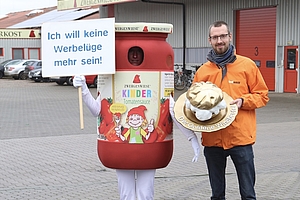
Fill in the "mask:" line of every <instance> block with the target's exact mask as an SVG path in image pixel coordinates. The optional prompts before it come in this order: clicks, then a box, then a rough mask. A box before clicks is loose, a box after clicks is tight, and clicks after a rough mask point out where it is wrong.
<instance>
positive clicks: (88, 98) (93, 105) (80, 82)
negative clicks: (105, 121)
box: [73, 75, 101, 117]
mask: <svg viewBox="0 0 300 200" xmlns="http://www.w3.org/2000/svg"><path fill="white" fill-rule="evenodd" d="M73 86H74V87H75V88H77V87H82V100H83V102H84V103H85V105H86V106H87V107H88V108H89V110H90V112H91V113H92V115H93V116H94V117H97V116H98V115H99V114H100V111H101V104H100V100H101V96H100V95H99V96H98V97H97V99H96V100H95V99H94V97H93V96H92V94H91V92H90V90H89V89H88V87H87V85H86V82H85V77H84V76H82V75H76V76H74V78H73Z"/></svg>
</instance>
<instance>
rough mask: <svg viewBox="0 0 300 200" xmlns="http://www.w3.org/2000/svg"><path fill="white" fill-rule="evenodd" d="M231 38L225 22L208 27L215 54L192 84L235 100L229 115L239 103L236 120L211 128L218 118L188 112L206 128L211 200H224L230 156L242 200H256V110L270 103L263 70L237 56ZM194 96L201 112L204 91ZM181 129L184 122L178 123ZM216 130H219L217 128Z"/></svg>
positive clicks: (180, 106)
mask: <svg viewBox="0 0 300 200" xmlns="http://www.w3.org/2000/svg"><path fill="white" fill-rule="evenodd" d="M231 40H232V33H231V32H230V30H229V27H228V25H227V23H226V22H224V21H216V22H214V23H213V24H212V25H211V26H210V27H209V37H208V41H209V43H210V44H211V46H212V50H211V51H210V52H209V53H208V55H207V59H208V61H207V62H206V63H204V64H203V65H202V66H201V67H200V68H199V69H198V70H197V72H196V74H195V76H194V80H193V83H194V84H195V83H200V82H211V83H213V84H215V85H216V86H217V87H219V88H220V89H221V90H222V91H223V92H224V94H227V95H228V96H229V97H231V98H232V100H230V101H228V102H229V104H227V107H226V109H227V110H230V112H229V113H231V111H234V110H235V109H234V108H233V107H232V106H231V105H236V106H237V108H238V113H237V114H236V116H235V117H234V118H233V116H231V117H230V116H228V117H227V119H228V120H230V119H233V121H232V122H230V124H227V125H228V126H226V127H222V125H223V124H226V123H227V121H224V123H219V124H218V125H217V126H216V125H215V124H216V123H218V122H217V121H215V122H214V123H211V124H209V123H210V122H211V121H212V120H213V119H214V117H213V116H211V119H207V120H206V121H201V120H199V119H198V118H197V119H196V120H195V118H192V117H191V116H187V114H188V113H189V112H186V113H185V117H187V118H185V119H186V120H187V121H190V122H191V123H195V127H196V126H197V123H198V124H200V125H201V126H200V125H199V127H200V128H202V127H203V128H206V130H202V131H201V132H202V138H201V141H202V145H203V146H204V156H205V159H206V164H207V169H208V173H209V181H210V186H211V190H212V195H211V199H212V200H217V199H218V200H223V199H225V190H226V179H225V171H226V163H227V157H228V156H230V157H231V159H232V161H233V163H234V166H235V169H236V172H237V178H238V183H239V192H240V196H241V199H243V200H246V199H247V200H248V199H256V193H255V189H254V186H255V176H256V174H255V166H254V153H253V144H254V143H255V140H256V114H255V109H257V108H261V107H263V106H265V105H266V104H267V102H268V101H269V97H268V87H267V86H266V83H265V81H264V79H263V77H262V75H261V73H260V71H259V68H258V67H257V66H256V65H255V63H254V62H253V61H252V60H251V59H249V58H247V57H244V56H241V55H237V54H236V52H235V47H234V46H233V45H232V44H231ZM198 92H199V91H198ZM196 93H197V91H196V90H195V91H193V92H192V93H190V94H189V95H188V96H189V97H190V99H189V100H191V101H190V102H191V103H192V104H193V103H194V106H195V105H196V107H197V108H199V109H200V110H201V109H202V108H201V107H199V106H200V105H201V104H202V103H199V102H201V99H202V98H201V95H200V93H201V92H200V93H199V95H195V94H196ZM197 104H198V105H197ZM176 105H177V101H176V103H175V107H174V111H175V118H176V119H177V121H178V120H180V118H177V117H176V112H177V111H178V115H181V114H182V105H179V104H178V108H176ZM211 105H213V106H210V107H209V108H208V110H210V111H211V109H212V108H213V107H214V106H216V104H211ZM185 107H186V106H185ZM226 109H225V110H223V111H226ZM180 112H181V113H180ZM200 115H201V114H200ZM216 116H219V115H218V114H217V115H216ZM197 120H198V121H197ZM179 125H183V124H181V123H179ZM199 127H198V128H199ZM215 127H220V128H219V129H216V130H214V128H215ZM182 131H186V132H190V131H191V129H186V127H182Z"/></svg>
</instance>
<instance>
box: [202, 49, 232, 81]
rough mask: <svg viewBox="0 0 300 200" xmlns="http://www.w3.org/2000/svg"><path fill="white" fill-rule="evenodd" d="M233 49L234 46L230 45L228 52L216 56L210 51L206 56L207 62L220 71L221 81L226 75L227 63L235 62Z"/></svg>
mask: <svg viewBox="0 0 300 200" xmlns="http://www.w3.org/2000/svg"><path fill="white" fill-rule="evenodd" d="M234 49H235V48H234V46H233V45H232V44H230V46H229V48H228V50H227V51H226V52H225V53H223V54H216V52H215V51H214V50H213V49H212V50H210V51H209V53H208V55H207V60H209V61H210V62H213V63H215V64H216V65H217V66H218V67H220V68H221V69H222V80H223V78H224V77H225V75H226V73H227V68H226V65H227V64H228V63H233V62H234V61H235V60H236V56H235V54H234Z"/></svg>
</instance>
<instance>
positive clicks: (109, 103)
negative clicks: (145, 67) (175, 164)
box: [97, 71, 174, 144]
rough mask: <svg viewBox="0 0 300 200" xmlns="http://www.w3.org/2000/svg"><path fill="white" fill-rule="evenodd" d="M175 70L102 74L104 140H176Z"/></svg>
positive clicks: (101, 131) (100, 120)
mask: <svg viewBox="0 0 300 200" xmlns="http://www.w3.org/2000/svg"><path fill="white" fill-rule="evenodd" d="M173 86H174V72H173V71H170V72H167V71H163V72H162V71H160V72H153V71H126V72H120V71H117V72H116V74H114V75H98V92H99V93H101V98H102V99H101V113H100V116H99V117H98V124H97V127H98V129H97V130H98V135H99V138H100V139H101V140H107V141H110V142H124V143H135V144H137V143H138V144H143V143H153V142H162V141H165V140H172V139H173V122H172V119H171V117H170V114H169V96H170V94H171V93H173V91H174V88H173Z"/></svg>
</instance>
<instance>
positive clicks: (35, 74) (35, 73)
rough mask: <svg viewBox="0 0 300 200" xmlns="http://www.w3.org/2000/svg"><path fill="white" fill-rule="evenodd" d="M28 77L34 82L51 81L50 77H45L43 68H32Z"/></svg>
mask: <svg viewBox="0 0 300 200" xmlns="http://www.w3.org/2000/svg"><path fill="white" fill-rule="evenodd" d="M28 78H29V79H30V80H33V81H34V82H49V81H50V79H49V78H48V77H43V74H42V68H38V69H34V70H31V71H30V72H29V73H28Z"/></svg>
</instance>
